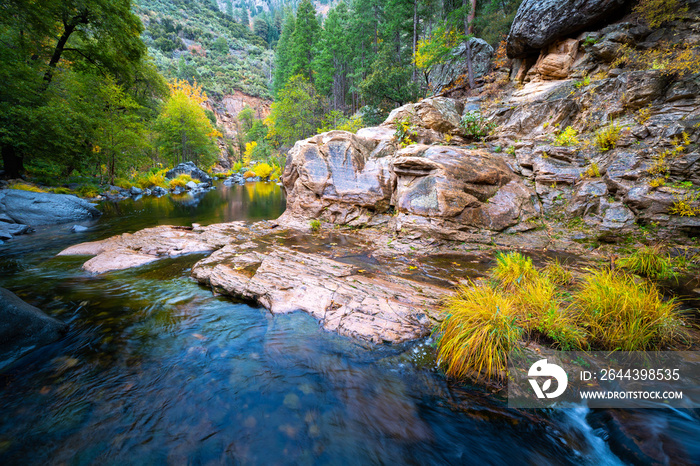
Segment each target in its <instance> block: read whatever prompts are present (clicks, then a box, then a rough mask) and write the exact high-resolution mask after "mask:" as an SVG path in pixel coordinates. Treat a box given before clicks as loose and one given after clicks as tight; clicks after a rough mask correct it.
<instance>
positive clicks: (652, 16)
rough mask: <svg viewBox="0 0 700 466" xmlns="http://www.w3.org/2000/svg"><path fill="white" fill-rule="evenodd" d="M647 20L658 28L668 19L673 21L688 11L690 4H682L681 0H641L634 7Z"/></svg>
mask: <svg viewBox="0 0 700 466" xmlns="http://www.w3.org/2000/svg"><path fill="white" fill-rule="evenodd" d="M632 11H634V12H635V13H639V15H640V16H641V17H642V18H644V19H645V20H646V22H647V23H648V24H649V26H650V27H652V28H657V27H659V26H661V25H662V24H663V23H665V22H667V21H673V20H675V19H678V18H680V17H682V16H683V14H685V13H687V12H688V5H683V6H682V5H681V2H680V1H679V0H639V3H637V5H635V7H634V8H633V9H632Z"/></svg>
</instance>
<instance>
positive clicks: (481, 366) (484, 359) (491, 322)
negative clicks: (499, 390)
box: [437, 283, 523, 380]
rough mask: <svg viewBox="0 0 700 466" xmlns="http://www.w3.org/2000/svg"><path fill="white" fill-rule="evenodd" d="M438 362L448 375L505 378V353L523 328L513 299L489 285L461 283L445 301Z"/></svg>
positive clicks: (440, 329)
mask: <svg viewBox="0 0 700 466" xmlns="http://www.w3.org/2000/svg"><path fill="white" fill-rule="evenodd" d="M444 310H445V312H446V315H447V317H446V318H445V319H444V320H443V322H442V324H441V325H440V327H439V329H438V333H439V340H438V353H437V357H438V362H439V363H440V364H441V365H442V366H443V367H444V368H445V373H446V374H447V375H448V376H451V377H456V378H464V377H466V376H470V375H473V376H476V378H481V377H483V378H495V379H501V380H502V379H504V378H505V376H506V364H507V356H508V352H509V351H510V350H511V348H512V347H513V345H514V344H515V343H516V342H517V341H518V339H519V338H520V337H521V335H522V333H523V329H522V328H521V327H519V326H518V322H517V315H516V314H517V312H516V309H515V306H514V301H513V298H512V297H510V296H508V295H506V294H503V293H500V292H498V291H496V290H494V289H493V288H491V287H490V286H487V285H484V284H481V285H475V284H474V283H470V286H461V287H460V288H458V290H457V293H456V294H455V295H454V296H451V297H449V298H447V299H446V300H445V304H444Z"/></svg>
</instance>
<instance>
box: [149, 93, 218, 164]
mask: <svg viewBox="0 0 700 466" xmlns="http://www.w3.org/2000/svg"><path fill="white" fill-rule="evenodd" d="M168 87H169V88H170V97H169V98H168V100H167V101H166V103H165V105H164V106H163V111H162V112H161V114H160V116H159V117H158V121H157V125H156V126H157V129H158V132H159V146H160V147H161V149H162V150H163V151H165V155H166V157H167V158H168V159H170V161H171V162H172V163H173V164H177V163H180V162H194V163H195V164H197V165H199V166H200V168H207V167H209V166H211V165H213V164H214V163H215V162H216V159H217V154H218V150H219V149H218V147H217V145H216V138H220V137H222V134H221V132H219V131H218V130H217V129H216V128H215V127H214V126H213V125H212V122H211V121H210V120H209V118H207V115H206V113H205V111H204V108H202V104H203V103H204V102H206V100H207V94H206V93H205V92H204V91H203V90H202V87H201V86H199V85H197V82H194V84H190V83H189V82H187V81H179V80H175V81H174V82H172V83H170V84H169V85H168Z"/></svg>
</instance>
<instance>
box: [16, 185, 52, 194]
mask: <svg viewBox="0 0 700 466" xmlns="http://www.w3.org/2000/svg"><path fill="white" fill-rule="evenodd" d="M8 188H10V189H18V190H20V191H31V192H33V193H45V192H46V191H45V190H43V189H41V188H40V187H38V186H34V185H32V184H26V183H14V184H11V185H10V186H8Z"/></svg>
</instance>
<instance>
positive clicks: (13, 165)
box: [2, 144, 24, 179]
mask: <svg viewBox="0 0 700 466" xmlns="http://www.w3.org/2000/svg"><path fill="white" fill-rule="evenodd" d="M2 163H3V165H4V167H5V178H8V179H12V178H19V177H20V175H21V174H22V172H24V159H23V158H22V156H20V155H17V151H16V149H15V147H14V146H11V145H9V144H3V145H2Z"/></svg>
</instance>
